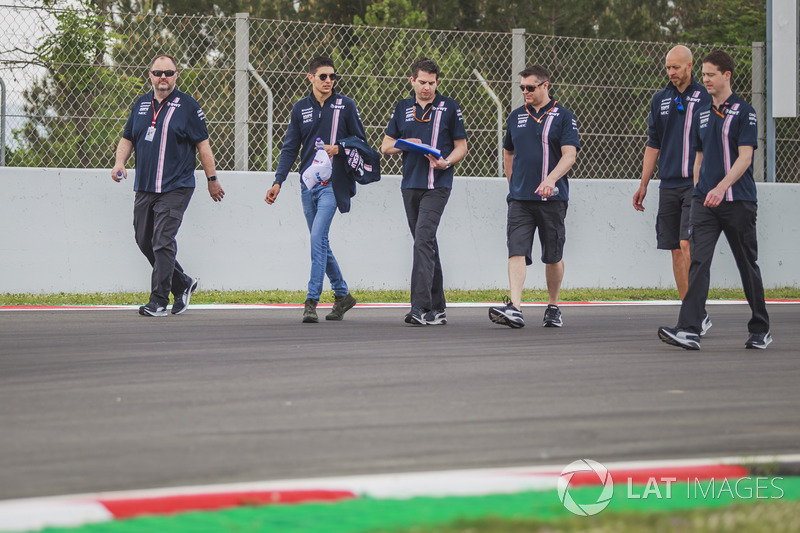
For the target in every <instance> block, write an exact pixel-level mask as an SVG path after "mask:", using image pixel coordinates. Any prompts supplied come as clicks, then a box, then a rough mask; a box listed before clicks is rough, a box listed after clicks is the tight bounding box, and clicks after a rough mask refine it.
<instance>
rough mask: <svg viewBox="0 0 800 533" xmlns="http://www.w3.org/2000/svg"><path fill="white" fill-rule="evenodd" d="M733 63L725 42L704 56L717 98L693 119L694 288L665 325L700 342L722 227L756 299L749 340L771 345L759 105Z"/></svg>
mask: <svg viewBox="0 0 800 533" xmlns="http://www.w3.org/2000/svg"><path fill="white" fill-rule="evenodd" d="M733 69H734V62H733V58H732V57H731V56H730V55H728V54H727V53H725V52H723V51H722V50H715V51H713V52H711V53H710V54H708V55H707V56H706V57H704V58H703V84H704V85H705V86H706V89H707V90H708V94H709V95H711V98H712V101H711V102H709V103H708V104H706V105H704V106H702V107H699V108H698V110H697V113H696V114H695V117H694V122H693V124H692V142H693V146H694V149H695V150H696V151H697V157H696V159H695V162H694V183H695V187H694V191H693V193H692V215H691V238H690V240H691V245H692V265H691V267H690V269H689V289H688V291H687V292H686V297H685V298H684V299H683V303H682V304H681V311H680V313H679V314H678V324H677V325H676V326H675V327H674V328H670V327H661V328H659V329H658V337H659V339H661V340H662V341H663V342H665V343H667V344H671V345H673V346H678V347H680V348H684V349H686V350H699V349H700V336H701V334H702V322H703V316H704V311H703V308H704V307H705V304H706V299H707V298H708V287H709V283H710V281H711V259H712V258H713V256H714V249H715V248H716V246H717V241H718V240H719V236H720V234H721V233H724V234H725V238H727V239H728V244H729V245H730V248H731V253H732V255H733V258H734V259H735V260H736V267H737V268H738V269H739V275H740V276H741V278H742V288H743V289H744V295H745V296H746V297H747V303H748V304H750V311H751V318H750V321H749V322H748V323H747V330H748V333H749V336H748V338H747V340H746V341H745V344H744V345H745V348H748V349H760V350H763V349H766V347H767V346H769V344H770V343H771V342H772V335H771V334H770V329H769V315H768V314H767V305H766V302H765V301H764V284H763V282H762V280H761V270H760V269H759V268H758V263H757V262H756V261H757V259H758V240H757V231H756V213H757V211H758V197H757V192H756V183H755V180H754V179H753V152H754V151H755V149H756V147H757V145H758V117H757V116H756V111H755V109H753V107H752V106H751V105H750V104H748V103H747V102H745V101H744V100H742V99H741V98H740V97H739V96H738V95H737V94H736V93H734V92H733V90H732V89H731V80H732V78H733Z"/></svg>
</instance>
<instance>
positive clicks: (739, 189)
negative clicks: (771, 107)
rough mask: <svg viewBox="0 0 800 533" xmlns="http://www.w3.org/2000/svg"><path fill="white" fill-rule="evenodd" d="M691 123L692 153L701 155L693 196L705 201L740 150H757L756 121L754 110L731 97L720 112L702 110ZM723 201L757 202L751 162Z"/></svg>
mask: <svg viewBox="0 0 800 533" xmlns="http://www.w3.org/2000/svg"><path fill="white" fill-rule="evenodd" d="M694 121H695V126H694V127H693V128H692V137H693V139H694V149H695V151H697V152H702V153H703V162H702V163H701V165H700V178H699V180H698V181H697V186H696V187H695V188H694V193H693V195H694V196H699V197H700V198H705V197H706V195H707V194H708V192H709V191H710V190H711V189H713V188H714V187H716V186H717V184H719V182H720V181H722V179H723V178H724V177H725V176H726V175H727V174H728V172H729V171H730V170H731V167H732V166H733V164H734V163H735V162H736V158H738V157H739V147H740V146H752V147H753V149H755V148H757V147H758V117H757V116H756V111H755V109H753V106H751V105H750V104H748V103H747V102H745V101H744V100H742V99H741V98H739V97H738V96H737V95H736V93H733V94H731V95H730V96H729V97H728V99H727V100H726V101H725V103H724V104H722V106H721V109H718V108H716V107H714V106H713V105H712V104H708V105H705V106H703V107H701V108H700V109H699V110H698V111H697V113H696V114H695V118H694ZM725 200H727V201H729V202H732V201H734V200H745V201H750V202H755V201H757V197H756V182H755V180H754V179H753V163H752V161H751V162H750V166H749V167H748V168H747V170H746V171H745V173H744V174H742V177H741V178H739V179H738V180H737V181H736V183H734V184H733V185H732V186H731V187H728V190H727V191H726V192H725Z"/></svg>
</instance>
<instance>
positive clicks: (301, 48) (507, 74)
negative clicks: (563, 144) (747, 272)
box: [0, 5, 800, 183]
mask: <svg viewBox="0 0 800 533" xmlns="http://www.w3.org/2000/svg"><path fill="white" fill-rule="evenodd" d="M2 35H4V36H5V37H0V53H1V55H0V78H2V79H3V80H4V81H5V83H6V86H7V89H8V99H7V101H8V103H7V106H6V116H5V117H4V118H5V126H6V151H5V156H6V157H5V158H6V164H7V165H11V166H41V167H76V168H85V167H100V168H102V167H110V166H111V165H112V162H113V154H114V148H115V145H116V142H117V140H118V139H119V137H120V134H121V132H122V128H123V125H124V122H125V119H126V117H127V115H128V112H129V110H130V106H131V105H132V103H133V101H134V100H135V98H136V97H137V96H138V95H139V94H142V93H144V92H146V91H148V90H149V89H150V88H149V87H148V81H147V77H146V75H145V74H146V68H147V64H148V63H149V61H150V59H151V58H152V57H153V56H154V55H155V54H156V53H162V52H166V53H170V54H172V55H175V56H177V57H178V59H179V63H180V64H179V69H180V78H179V81H178V85H179V87H180V88H181V90H183V91H185V92H188V93H190V94H192V95H193V96H194V97H195V98H196V99H197V100H198V101H199V102H200V104H201V106H202V107H203V109H204V111H205V114H206V117H207V119H208V124H209V131H210V133H211V141H212V146H213V148H214V152H215V155H216V158H217V160H218V168H219V169H221V170H226V169H227V170H234V169H245V168H246V169H249V170H273V169H274V168H275V166H276V164H277V157H278V154H279V153H280V147H281V145H282V141H283V136H284V133H285V131H286V126H287V122H288V119H289V113H290V110H291V107H292V105H293V103H294V102H295V101H297V100H298V99H299V98H301V97H302V96H304V95H305V94H307V92H308V83H307V81H306V79H305V73H306V69H307V65H308V61H309V59H310V58H311V57H313V56H315V55H319V54H325V55H329V56H331V57H332V58H333V59H334V61H335V62H336V65H337V70H338V71H339V72H341V74H342V77H341V81H340V82H339V86H338V90H339V91H340V92H342V93H344V94H346V95H348V96H350V97H352V98H353V99H354V100H355V101H356V103H357V105H358V107H359V111H360V113H361V118H362V120H363V122H364V126H365V127H366V131H367V134H368V136H369V141H370V142H371V143H372V144H373V145H375V146H377V145H378V144H379V143H380V140H381V139H382V137H383V133H384V129H385V127H386V124H387V122H388V120H389V115H390V113H391V110H392V108H393V106H394V103H395V102H396V101H397V100H399V99H401V98H405V97H406V96H407V95H408V94H410V91H411V87H410V84H409V83H408V77H409V74H410V73H409V67H410V64H411V62H412V61H413V60H414V59H416V58H417V57H419V56H422V55H426V56H428V57H432V58H434V59H436V60H437V62H438V63H439V65H440V67H441V70H442V82H441V84H440V90H441V92H442V93H443V94H446V95H447V96H450V97H452V98H455V99H456V100H457V101H458V102H459V103H460V104H461V107H462V110H463V113H464V122H465V124H466V128H467V134H468V138H469V146H470V151H469V155H468V157H467V159H466V160H465V161H464V162H463V164H460V165H459V167H458V169H457V172H458V174H459V175H462V176H497V175H498V164H497V163H498V149H497V148H498V146H497V144H498V142H497V141H498V127H499V128H500V129H503V128H504V123H501V124H499V125H498V104H497V102H496V101H495V100H493V98H492V97H491V96H490V93H489V92H488V91H487V90H486V87H487V86H488V88H490V89H491V90H492V91H493V92H494V93H495V94H496V95H497V97H498V98H499V105H500V107H501V108H502V113H501V116H502V119H503V121H504V120H505V117H506V116H507V115H508V112H509V111H510V110H511V109H512V107H516V105H519V103H518V101H519V100H518V95H517V94H515V90H516V92H518V89H516V87H517V84H518V77H517V75H516V74H517V72H518V70H517V68H516V67H515V66H514V61H513V57H514V55H515V54H517V55H518V56H519V54H520V46H521V47H522V53H521V56H520V57H522V58H524V62H525V63H528V64H531V63H539V64H542V65H544V66H545V67H547V68H548V69H550V70H551V72H552V73H553V84H552V85H553V91H552V93H553V95H554V96H555V97H556V98H557V99H558V100H559V101H560V102H561V103H562V104H563V105H564V106H565V107H567V108H569V109H571V110H572V111H573V112H574V113H575V115H576V117H577V120H578V125H579V129H580V132H581V139H582V144H583V148H582V150H581V153H580V155H579V157H578V161H577V163H576V165H575V168H574V171H573V176H574V177H579V178H631V179H634V178H638V177H639V175H640V172H641V158H642V154H643V151H644V145H645V141H646V132H647V113H648V109H649V107H648V106H649V101H650V98H651V97H652V95H653V92H654V91H656V90H658V89H660V88H662V87H663V86H664V85H665V84H666V81H667V80H666V76H665V73H664V67H663V64H664V56H665V55H666V53H667V51H668V50H669V48H670V47H671V46H672V44H669V43H653V42H630V41H605V40H597V39H581V38H570V37H557V36H543V35H525V34H522V35H521V36H520V35H514V34H512V33H491V32H456V31H438V30H417V29H401V28H375V27H367V26H349V25H333V24H318V23H304V22H289V21H278V20H263V19H251V18H248V17H247V16H241V15H240V16H238V17H223V16H199V15H193V16H185V15H180V16H179V15H166V14H141V13H100V14H98V13H87V12H80V11H75V10H54V9H50V10H48V9H45V8H31V7H19V6H8V5H0V36H2ZM520 39H521V40H520ZM237 43H239V44H238V45H237ZM242 43H244V44H242ZM515 47H516V48H515ZM691 48H692V49H693V51H694V52H695V56H696V57H702V55H703V54H704V53H706V52H707V51H709V50H710V49H711V48H712V47H710V46H706V45H702V46H692V47H691ZM725 49H726V50H727V51H728V52H729V53H730V54H731V55H733V57H734V58H735V60H736V62H737V73H736V76H735V84H734V85H735V87H734V88H735V90H736V91H737V92H738V93H739V94H740V95H741V96H743V97H744V98H745V99H748V100H749V99H750V98H751V97H752V73H751V65H752V58H753V54H752V50H751V49H750V48H748V47H725ZM696 63H699V61H696ZM249 69H250V70H249ZM695 70H696V75H699V66H697V65H696V67H695ZM243 73H246V74H243ZM480 78H483V79H485V82H486V85H483V84H482V82H481V79H480ZM237 80H238V81H237ZM242 80H245V82H246V85H245V86H244V89H242V85H241V83H242ZM237 83H239V84H240V86H239V90H238V91H237ZM237 110H238V111H237ZM798 126H800V122H798V121H797V120H790V119H782V120H778V121H776V131H777V139H778V141H777V149H776V154H777V172H776V174H777V177H778V181H782V182H795V183H800V170H798V169H800V165H798V161H797V160H798V158H800V150H798V148H800V145H799V144H798V143H800V131H798V130H799V129H800V128H799V127H798ZM383 170H384V172H385V173H399V172H400V162H399V158H386V160H385V162H384V164H383Z"/></svg>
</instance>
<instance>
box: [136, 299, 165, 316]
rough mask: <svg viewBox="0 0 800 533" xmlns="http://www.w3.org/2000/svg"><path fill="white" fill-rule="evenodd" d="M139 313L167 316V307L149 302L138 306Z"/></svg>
mask: <svg viewBox="0 0 800 533" xmlns="http://www.w3.org/2000/svg"><path fill="white" fill-rule="evenodd" d="M139 314H140V315H142V316H167V308H166V307H161V306H160V305H158V304H157V303H153V302H150V303H148V304H146V305H143V306H141V307H139Z"/></svg>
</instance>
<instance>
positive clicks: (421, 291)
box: [381, 57, 467, 326]
mask: <svg viewBox="0 0 800 533" xmlns="http://www.w3.org/2000/svg"><path fill="white" fill-rule="evenodd" d="M409 81H410V82H411V86H412V87H413V88H414V94H413V96H411V97H410V98H406V99H404V100H400V101H399V102H398V103H397V105H395V108H394V111H393V112H392V116H391V118H390V119H389V124H388V125H387V126H386V135H385V136H384V138H383V142H382V143H381V152H382V153H384V154H396V153H399V152H401V150H400V149H399V148H395V143H396V141H397V140H398V139H403V140H406V141H409V142H412V143H417V144H427V145H430V146H432V147H434V148H437V149H438V150H439V151H440V152H441V155H440V156H438V157H437V156H433V155H430V154H425V155H422V154H419V153H416V152H411V151H403V179H402V181H401V182H400V190H401V192H402V194H403V204H404V206H405V210H406V218H407V219H408V227H409V228H410V229H411V236H412V237H413V238H414V260H413V266H412V269H411V310H410V311H409V312H408V313H407V314H406V316H405V318H404V320H405V322H406V324H411V325H414V326H425V325H431V326H438V325H444V324H446V323H447V316H446V314H445V307H446V302H445V297H444V279H443V276H442V264H441V261H440V259H439V245H438V243H437V241H436V232H437V230H438V229H439V222H440V221H441V219H442V213H444V208H445V206H446V205H447V200H448V199H449V198H450V190H451V189H452V188H453V176H454V169H453V165H455V164H456V163H458V162H459V161H461V160H462V159H463V158H464V156H466V155H467V132H466V130H465V129H464V120H463V119H462V117H461V108H460V107H459V105H458V103H457V102H456V101H455V100H453V99H452V98H447V97H445V96H442V95H441V94H439V91H437V87H438V86H439V65H437V64H436V62H435V61H433V60H432V59H428V58H426V57H423V58H421V59H419V60H417V61H416V62H415V63H414V64H413V65H412V66H411V77H410V78H409Z"/></svg>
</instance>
